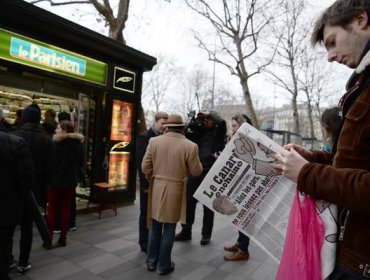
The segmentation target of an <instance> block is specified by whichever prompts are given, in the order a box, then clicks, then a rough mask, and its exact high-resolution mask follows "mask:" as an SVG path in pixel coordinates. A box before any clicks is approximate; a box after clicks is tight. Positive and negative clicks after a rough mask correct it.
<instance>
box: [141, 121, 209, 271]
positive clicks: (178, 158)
mask: <svg viewBox="0 0 370 280" xmlns="http://www.w3.org/2000/svg"><path fill="white" fill-rule="evenodd" d="M164 126H165V127H167V130H166V132H165V134H164V135H161V136H158V137H154V138H151V139H150V140H149V145H148V147H147V150H146V153H145V156H144V159H143V163H142V170H143V172H144V174H145V176H146V178H147V180H148V181H150V186H149V198H148V226H149V228H150V232H149V242H148V254H147V258H146V264H147V268H148V270H149V271H155V270H158V273H159V274H160V275H165V274H168V273H170V272H172V271H173V270H174V269H175V264H174V263H173V262H172V261H171V252H172V247H173V242H174V238H175V230H176V223H177V222H178V221H179V220H181V221H182V222H185V220H186V217H185V215H186V190H185V179H186V176H187V174H188V173H189V172H190V174H192V175H194V176H199V175H200V174H201V173H202V169H203V168H202V164H201V163H200V160H199V153H198V146H197V145H196V144H195V143H193V142H191V141H190V140H188V139H186V138H185V135H184V127H185V124H184V123H183V120H182V117H181V116H180V115H176V114H173V115H170V116H169V117H168V120H167V123H166V124H165V125H164Z"/></svg>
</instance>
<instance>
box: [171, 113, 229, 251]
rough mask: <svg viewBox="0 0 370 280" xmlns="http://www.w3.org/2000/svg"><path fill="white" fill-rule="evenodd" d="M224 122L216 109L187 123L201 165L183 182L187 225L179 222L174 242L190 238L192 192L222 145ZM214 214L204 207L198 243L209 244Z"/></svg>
mask: <svg viewBox="0 0 370 280" xmlns="http://www.w3.org/2000/svg"><path fill="white" fill-rule="evenodd" d="M226 130H227V129H226V122H225V120H223V119H222V118H221V117H220V116H219V115H218V114H217V112H215V111H210V112H208V111H204V112H199V113H198V116H197V118H196V119H195V120H194V121H193V122H191V123H190V124H189V129H188V131H187V135H186V136H187V138H188V139H189V140H191V141H193V142H194V143H196V144H197V145H198V147H199V158H200V162H201V163H202V166H203V172H202V174H201V175H200V176H197V177H195V176H192V175H189V176H188V180H187V183H186V196H187V201H186V224H181V226H182V230H181V231H180V232H179V233H178V234H176V238H175V240H176V241H187V240H190V239H191V238H192V226H193V224H194V219H195V209H196V204H197V202H198V201H197V200H196V199H195V198H194V197H193V196H194V193H195V192H196V190H197V189H198V187H199V186H200V184H201V183H202V181H203V179H204V178H205V177H206V175H207V174H208V171H209V170H210V169H211V167H212V165H213V163H214V162H215V161H216V159H217V157H218V155H219V154H220V152H221V151H222V150H223V149H224V147H225V141H224V140H225V137H226ZM213 219H214V213H213V211H212V210H210V209H208V208H207V207H206V206H203V226H202V239H201V240H200V244H201V245H207V244H209V242H210V240H211V236H212V230H213Z"/></svg>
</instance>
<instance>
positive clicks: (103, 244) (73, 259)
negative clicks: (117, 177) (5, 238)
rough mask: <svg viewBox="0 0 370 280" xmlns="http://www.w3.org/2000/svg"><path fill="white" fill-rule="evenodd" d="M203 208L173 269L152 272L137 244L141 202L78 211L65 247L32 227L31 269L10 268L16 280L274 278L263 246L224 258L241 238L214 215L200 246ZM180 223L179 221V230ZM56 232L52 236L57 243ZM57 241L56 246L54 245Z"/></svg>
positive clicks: (177, 246) (175, 254) (177, 245)
mask: <svg viewBox="0 0 370 280" xmlns="http://www.w3.org/2000/svg"><path fill="white" fill-rule="evenodd" d="M202 211H203V207H201V204H198V205H197V218H196V223H195V224H194V227H193V239H192V240H191V241H188V242H175V244H174V248H173V253H172V257H173V261H174V262H175V263H176V268H175V271H174V272H173V273H171V274H168V275H166V276H159V275H158V274H157V273H156V272H148V271H147V269H146V266H145V254H144V253H142V252H141V251H140V249H139V246H138V244H137V239H138V213H139V204H138V201H135V204H134V205H133V206H127V207H123V208H120V209H118V214H117V216H114V213H113V211H106V212H104V213H103V215H102V219H101V220H99V219H98V215H97V213H90V214H84V215H79V216H78V217H77V231H75V232H70V233H69V234H68V238H67V247H65V248H60V247H55V248H53V249H52V250H50V251H47V250H45V249H44V248H42V246H41V244H42V241H41V238H40V236H39V234H38V232H37V230H35V231H34V243H33V249H32V252H31V259H30V261H31V264H32V268H31V270H30V271H28V272H27V273H26V274H25V275H23V276H22V275H17V274H16V272H14V271H13V272H12V273H11V274H10V276H11V277H12V279H17V280H31V279H32V280H57V279H58V280H59V279H63V280H67V279H68V280H80V279H84V280H85V279H87V280H95V279H111V280H118V279H119V280H123V279H124V280H146V279H164V278H166V279H180V280H252V279H253V280H273V279H274V278H275V273H276V269H277V266H276V264H274V262H273V261H272V260H271V259H270V258H269V257H268V255H267V254H266V253H264V252H263V251H262V250H261V249H259V248H258V247H256V245H254V244H253V242H251V245H250V255H251V257H250V259H249V261H247V262H245V261H239V262H228V261H225V260H224V259H223V256H224V251H223V247H224V246H225V245H226V244H228V245H230V244H231V243H232V242H235V240H236V238H237V232H236V231H235V230H234V229H232V227H231V225H228V224H226V223H225V221H224V220H223V219H221V217H220V216H219V215H216V216H215V226H214V229H213V236H212V239H211V243H210V244H209V245H207V246H200V244H199V242H200V238H201V234H200V226H201V223H200V221H201V218H202V216H201V214H202ZM179 228H180V226H179V225H178V230H179ZM57 239H58V237H57V236H55V237H54V244H55V243H56V241H57ZM54 246H55V245H54ZM18 248H19V231H18V230H17V232H16V235H15V238H14V246H13V251H14V253H15V257H18Z"/></svg>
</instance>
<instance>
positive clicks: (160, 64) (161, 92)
mask: <svg viewBox="0 0 370 280" xmlns="http://www.w3.org/2000/svg"><path fill="white" fill-rule="evenodd" d="M157 57H158V59H157V65H156V66H154V68H153V70H152V71H151V72H148V73H145V74H144V79H143V95H142V96H143V99H146V100H147V103H148V108H147V109H151V110H154V111H155V112H157V111H159V110H160V109H161V107H162V106H163V105H164V104H163V102H164V100H165V98H166V97H167V95H168V92H169V90H171V89H172V88H173V85H174V82H175V81H176V80H177V79H178V78H177V77H178V76H179V73H180V68H179V67H177V66H176V62H175V60H174V59H173V58H167V57H164V56H163V55H158V56H157Z"/></svg>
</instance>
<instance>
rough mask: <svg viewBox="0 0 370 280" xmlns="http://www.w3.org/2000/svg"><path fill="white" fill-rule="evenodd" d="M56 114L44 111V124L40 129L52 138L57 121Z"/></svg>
mask: <svg viewBox="0 0 370 280" xmlns="http://www.w3.org/2000/svg"><path fill="white" fill-rule="evenodd" d="M55 117H56V113H55V111H54V110H53V109H48V110H46V111H45V115H44V122H43V123H42V128H43V129H44V130H45V132H46V133H47V134H48V135H49V136H50V137H52V136H53V135H54V134H55V130H56V129H57V125H58V123H57V121H56V120H55Z"/></svg>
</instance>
